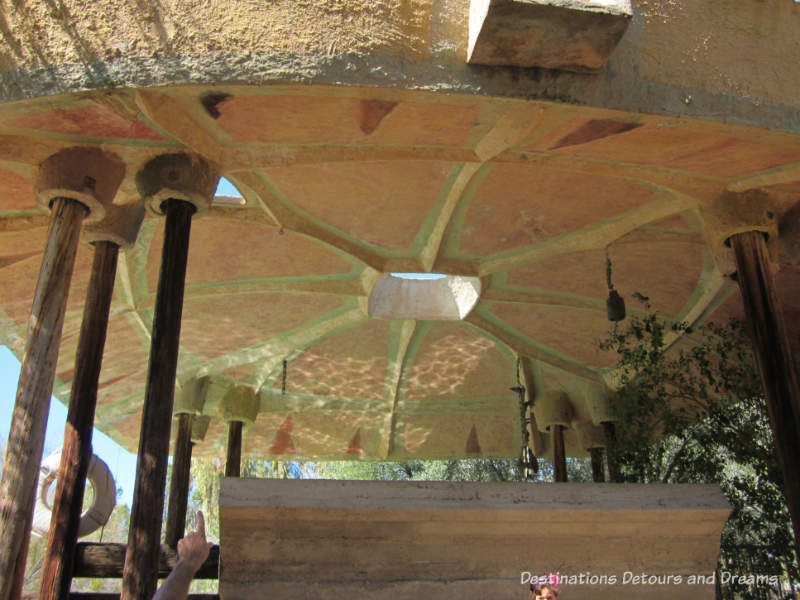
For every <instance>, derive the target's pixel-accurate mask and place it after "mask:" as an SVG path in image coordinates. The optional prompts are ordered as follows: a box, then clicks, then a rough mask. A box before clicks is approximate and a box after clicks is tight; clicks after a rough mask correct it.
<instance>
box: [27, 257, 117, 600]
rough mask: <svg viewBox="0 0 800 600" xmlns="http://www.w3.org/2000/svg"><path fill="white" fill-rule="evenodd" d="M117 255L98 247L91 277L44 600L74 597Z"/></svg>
mask: <svg viewBox="0 0 800 600" xmlns="http://www.w3.org/2000/svg"><path fill="white" fill-rule="evenodd" d="M118 253H119V246H117V245H116V244H114V243H111V242H98V243H97V244H95V248H94V261H93V263H92V274H91V278H90V280H89V290H88V293H87V296H86V305H85V308H84V313H83V323H82V325H81V332H80V337H79V339H78V350H77V354H76V357H75V374H74V378H73V380H72V392H71V393H70V399H69V412H68V413H67V424H66V428H65V430H64V445H63V448H62V450H61V464H60V466H59V468H58V478H57V481H58V484H57V488H56V497H55V501H54V503H53V517H52V520H51V522H50V534H49V536H48V542H47V552H46V554H45V558H44V562H43V564H42V579H41V585H40V588H39V598H40V600H55V599H56V598H63V599H65V600H66V598H67V597H68V596H69V588H70V583H71V581H72V562H73V558H74V551H75V543H76V542H77V540H78V526H79V524H80V518H81V508H82V505H83V492H84V488H85V487H86V474H87V472H88V470H89V460H90V459H91V456H92V429H93V427H94V413H95V407H96V405H97V384H98V380H99V377H100V365H101V363H102V359H103V348H104V347H105V341H106V331H107V329H108V314H109V309H110V307H111V295H112V293H113V291H114V277H115V275H116V272H117V256H118Z"/></svg>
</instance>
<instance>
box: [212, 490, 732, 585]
mask: <svg viewBox="0 0 800 600" xmlns="http://www.w3.org/2000/svg"><path fill="white" fill-rule="evenodd" d="M729 512H730V510H729V507H728V505H727V502H726V501H725V499H724V497H723V496H722V494H721V493H720V491H719V489H718V488H717V487H716V486H704V485H681V486H675V485H671V486H666V485H651V486H641V485H619V484H617V485H615V484H472V483H446V482H425V483H402V482H363V481H358V482H356V481H350V482H340V481H299V480H295V481H277V480H258V479H224V480H223V483H222V490H221V497H220V532H221V548H222V555H221V575H220V594H221V596H222V597H224V598H226V599H238V598H255V597H270V598H284V597H285V598H316V597H324V598H337V599H338V598H341V599H344V598H353V597H358V598H387V599H388V598H392V599H393V600H396V599H397V598H409V599H411V598H419V597H426V598H451V597H452V598H459V599H463V598H475V599H476V600H477V599H478V598H481V599H485V598H519V599H526V600H527V597H528V596H527V585H524V584H521V583H520V577H521V574H524V573H526V572H528V573H530V574H533V575H546V574H547V573H550V572H559V573H561V574H562V576H569V575H575V576H577V575H579V574H581V573H584V574H585V573H592V574H595V575H607V576H611V575H614V576H616V578H617V583H616V584H609V583H605V584H603V585H600V584H598V585H589V584H583V585H581V584H577V583H576V584H574V585H569V584H566V585H565V586H564V590H565V594H566V593H568V596H569V598H570V599H571V600H572V599H576V598H591V597H596V594H599V593H603V592H607V593H613V594H614V596H615V597H623V598H634V597H636V598H642V597H647V598H667V597H674V596H675V594H686V593H691V594H692V596H693V597H697V598H713V593H714V589H713V586H711V585H692V586H691V587H690V586H688V585H687V584H686V583H685V582H686V580H687V578H688V576H690V575H697V574H701V575H710V574H711V573H713V572H714V568H715V565H716V556H717V553H718V552H719V537H720V533H721V531H722V527H723V525H724V523H725V520H726V519H727V517H728V514H729ZM626 573H631V574H634V575H641V574H642V573H646V574H647V575H648V576H649V575H654V576H657V575H662V576H668V575H672V576H678V575H680V576H681V577H682V580H683V582H684V583H681V584H676V583H671V584H664V585H659V584H633V583H632V582H628V583H622V581H623V578H624V577H625V574H626ZM662 580H663V577H662ZM566 590H568V592H566Z"/></svg>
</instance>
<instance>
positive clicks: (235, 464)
mask: <svg viewBox="0 0 800 600" xmlns="http://www.w3.org/2000/svg"><path fill="white" fill-rule="evenodd" d="M241 468H242V422H241V421H231V422H230V423H228V459H227V461H226V462H225V477H239V476H240V473H241Z"/></svg>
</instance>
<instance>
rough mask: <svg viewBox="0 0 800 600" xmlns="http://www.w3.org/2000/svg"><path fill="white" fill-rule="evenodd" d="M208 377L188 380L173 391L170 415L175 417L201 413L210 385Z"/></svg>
mask: <svg viewBox="0 0 800 600" xmlns="http://www.w3.org/2000/svg"><path fill="white" fill-rule="evenodd" d="M210 383H211V382H210V380H209V379H208V377H200V378H199V379H189V380H188V381H185V382H184V383H183V384H181V385H180V386H178V388H177V389H176V390H175V405H174V408H173V410H172V413H173V414H175V415H180V414H189V415H198V414H200V413H201V412H202V411H203V406H204V405H205V402H206V395H207V394H208V388H209V385H210Z"/></svg>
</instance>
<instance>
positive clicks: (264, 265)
mask: <svg viewBox="0 0 800 600" xmlns="http://www.w3.org/2000/svg"><path fill="white" fill-rule="evenodd" d="M191 242H192V246H191V249H190V251H189V262H188V265H187V267H186V285H187V287H191V286H195V285H203V284H207V283H215V282H219V281H230V282H234V281H239V280H251V279H256V280H257V279H267V278H270V277H307V276H313V275H331V274H343V273H347V272H349V271H350V269H351V268H352V265H351V264H350V263H349V262H348V261H346V260H344V259H343V258H342V257H341V256H340V255H338V254H336V253H334V252H331V251H330V250H329V249H328V248H326V247H324V246H323V245H322V244H319V243H318V242H315V241H313V240H310V239H308V238H306V237H302V236H299V235H296V234H292V233H284V234H281V233H280V232H279V230H277V229H275V228H274V227H264V226H263V225H260V224H243V223H239V222H233V221H230V220H227V219H219V220H214V221H212V220H210V219H206V220H203V219H198V220H197V222H196V223H193V224H192V240H191ZM162 244H163V227H161V226H159V228H158V229H157V231H156V233H155V235H154V236H153V240H152V242H151V244H150V248H149V254H148V260H147V290H148V291H150V292H152V293H155V290H156V286H157V284H158V267H159V264H160V261H159V259H158V258H157V257H159V256H160V254H161V246H162ZM142 291H144V290H142Z"/></svg>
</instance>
